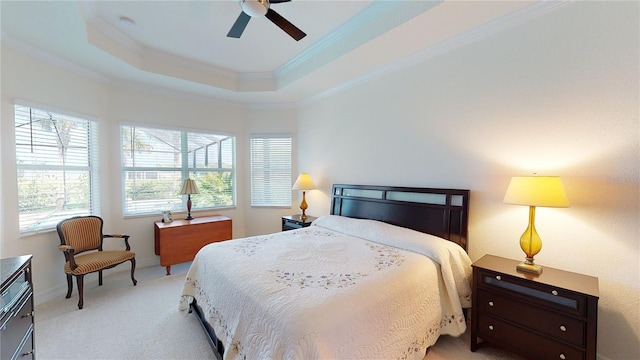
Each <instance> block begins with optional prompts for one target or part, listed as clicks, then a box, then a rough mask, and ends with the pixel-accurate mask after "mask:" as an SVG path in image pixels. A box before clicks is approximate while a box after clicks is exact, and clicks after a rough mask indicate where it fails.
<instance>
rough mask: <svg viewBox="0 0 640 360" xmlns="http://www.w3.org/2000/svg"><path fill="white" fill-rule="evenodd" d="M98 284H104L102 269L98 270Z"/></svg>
mask: <svg viewBox="0 0 640 360" xmlns="http://www.w3.org/2000/svg"><path fill="white" fill-rule="evenodd" d="M98 286H102V270H100V271H98Z"/></svg>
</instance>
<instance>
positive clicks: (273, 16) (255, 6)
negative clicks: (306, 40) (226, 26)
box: [227, 0, 307, 41]
mask: <svg viewBox="0 0 640 360" xmlns="http://www.w3.org/2000/svg"><path fill="white" fill-rule="evenodd" d="M239 1H240V7H241V8H242V12H241V13H240V16H238V19H237V20H236V22H235V23H234V24H233V26H232V27H231V30H229V33H228V34H227V37H232V38H240V36H241V35H242V33H243V32H244V28H245V27H247V24H248V23H249V19H251V18H252V17H260V16H264V17H266V18H267V19H269V20H271V22H272V23H274V24H276V25H277V26H278V27H279V28H280V29H282V30H284V32H286V33H287V34H289V36H291V37H292V38H294V39H295V40H296V41H298V40H300V39H302V38H303V37H305V36H307V34H305V33H304V32H302V30H300V29H298V28H297V27H296V26H295V25H293V24H292V23H290V22H289V21H288V20H287V19H285V18H283V17H282V16H281V15H280V14H278V13H277V12H275V11H273V10H272V9H271V8H270V5H271V4H278V3H283V2H289V1H291V0H239Z"/></svg>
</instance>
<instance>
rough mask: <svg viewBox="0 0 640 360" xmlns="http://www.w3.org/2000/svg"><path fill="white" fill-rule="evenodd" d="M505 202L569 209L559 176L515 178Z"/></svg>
mask: <svg viewBox="0 0 640 360" xmlns="http://www.w3.org/2000/svg"><path fill="white" fill-rule="evenodd" d="M503 201H504V202H505V203H508V204H515V205H528V206H542V207H569V199H568V198H567V194H566V193H565V191H564V186H563V185H562V181H561V180H560V177H558V176H514V177H513V178H511V182H510V183H509V187H508V188H507V193H506V194H505V195H504V199H503Z"/></svg>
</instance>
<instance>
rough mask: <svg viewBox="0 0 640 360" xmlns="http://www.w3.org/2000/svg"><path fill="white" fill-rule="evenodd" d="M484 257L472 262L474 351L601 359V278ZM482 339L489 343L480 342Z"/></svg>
mask: <svg viewBox="0 0 640 360" xmlns="http://www.w3.org/2000/svg"><path fill="white" fill-rule="evenodd" d="M519 263H520V261H516V260H510V259H505V258H502V257H497V256H492V255H485V256H484V257H482V258H481V259H480V260H478V261H476V262H475V263H474V264H473V300H472V302H473V305H472V312H471V351H476V350H477V349H478V347H479V346H480V345H484V344H485V343H489V344H495V345H499V346H501V347H503V348H505V349H507V350H510V351H513V352H515V353H518V354H519V355H522V356H524V357H527V358H531V359H561V360H562V359H585V360H595V359H596V341H597V336H596V331H597V327H598V296H599V294H598V278H595V277H592V276H586V275H581V274H577V273H572V272H568V271H563V270H558V269H554V268H551V267H545V268H544V271H543V272H542V274H540V275H538V276H536V275H533V274H527V273H522V272H518V271H516V265H518V264H519ZM478 338H482V339H483V340H484V341H485V342H483V343H479V342H478Z"/></svg>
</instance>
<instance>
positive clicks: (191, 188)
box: [180, 179, 200, 220]
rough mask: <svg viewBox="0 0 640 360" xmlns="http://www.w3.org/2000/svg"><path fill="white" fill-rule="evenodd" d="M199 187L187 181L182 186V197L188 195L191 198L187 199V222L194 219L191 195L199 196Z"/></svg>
mask: <svg viewBox="0 0 640 360" xmlns="http://www.w3.org/2000/svg"><path fill="white" fill-rule="evenodd" d="M199 193H200V192H199V191H198V186H196V182H195V181H193V180H191V179H187V180H185V181H184V184H182V190H180V195H187V196H188V197H189V198H188V199H187V217H186V218H184V219H185V220H191V219H193V217H192V216H191V194H199Z"/></svg>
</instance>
